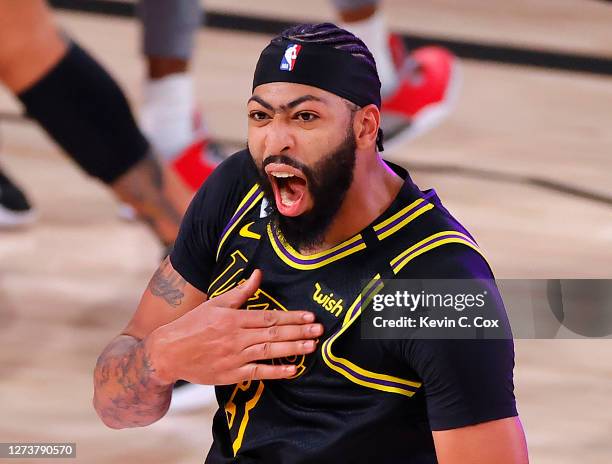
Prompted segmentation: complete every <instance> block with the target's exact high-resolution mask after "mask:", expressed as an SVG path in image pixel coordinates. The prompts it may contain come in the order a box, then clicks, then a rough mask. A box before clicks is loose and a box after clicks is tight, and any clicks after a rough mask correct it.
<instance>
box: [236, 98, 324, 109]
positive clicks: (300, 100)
mask: <svg viewBox="0 0 612 464" xmlns="http://www.w3.org/2000/svg"><path fill="white" fill-rule="evenodd" d="M252 101H254V102H257V103H259V104H260V105H261V106H263V107H264V108H266V109H268V110H270V111H277V110H276V109H275V108H274V107H273V106H272V105H270V103H268V102H267V101H265V100H264V99H263V98H261V97H258V96H257V95H253V96H252V97H251V98H249V100H248V101H247V104H248V103H250V102H252ZM307 101H317V102H325V100H323V99H322V98H319V97H315V96H314V95H303V96H301V97H299V98H296V99H295V100H292V101H290V102H289V103H287V104H286V105H280V107H279V108H280V111H285V110H286V109H287V108H289V109H293V108H295V107H296V106H298V105H301V104H302V103H304V102H307Z"/></svg>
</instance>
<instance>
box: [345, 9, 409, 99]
mask: <svg viewBox="0 0 612 464" xmlns="http://www.w3.org/2000/svg"><path fill="white" fill-rule="evenodd" d="M341 27H343V28H344V29H346V30H347V31H349V32H352V33H353V34H355V35H356V36H357V37H359V38H360V39H361V40H363V41H364V43H365V44H366V45H367V46H368V48H369V49H370V52H372V55H373V56H374V59H375V60H376V68H377V69H378V77H379V78H380V83H381V85H382V87H381V94H382V95H383V96H384V95H389V94H390V93H393V91H394V90H395V89H396V87H397V84H398V79H397V72H396V70H395V66H394V65H393V58H392V57H391V50H390V48H389V31H388V29H387V24H386V22H385V18H384V16H383V14H382V12H380V11H378V12H376V13H374V14H373V15H372V16H370V17H369V18H367V19H364V20H362V21H356V22H351V23H342V25H341Z"/></svg>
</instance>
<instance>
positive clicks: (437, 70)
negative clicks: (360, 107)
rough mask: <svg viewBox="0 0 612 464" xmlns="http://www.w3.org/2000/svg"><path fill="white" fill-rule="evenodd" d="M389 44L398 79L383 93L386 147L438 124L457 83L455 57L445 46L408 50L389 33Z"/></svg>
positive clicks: (457, 73)
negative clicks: (391, 89)
mask: <svg viewBox="0 0 612 464" xmlns="http://www.w3.org/2000/svg"><path fill="white" fill-rule="evenodd" d="M389 47H390V49H391V55H392V57H393V61H394V64H395V67H396V69H397V72H398V75H399V82H398V85H397V87H396V89H395V91H394V92H393V93H392V94H391V95H383V99H382V129H383V131H384V133H385V141H386V142H387V143H386V145H387V146H388V147H392V146H393V145H395V144H396V143H398V142H404V141H406V140H408V139H411V138H414V137H415V136H417V135H420V134H422V133H424V132H426V131H428V130H429V129H431V128H433V127H435V126H436V125H438V124H439V123H440V122H441V121H442V120H443V119H444V118H445V117H446V116H448V114H449V113H450V111H451V109H452V107H453V105H454V103H455V101H456V98H457V94H458V91H459V87H460V83H461V75H460V68H459V63H458V60H457V58H456V57H455V56H454V55H453V54H452V53H451V52H450V51H448V50H447V49H445V48H442V47H437V46H428V47H422V48H418V49H416V50H414V51H413V52H412V53H410V54H408V53H407V52H406V49H405V48H404V44H403V42H402V39H401V38H400V37H399V36H398V35H396V34H391V35H390V37H389Z"/></svg>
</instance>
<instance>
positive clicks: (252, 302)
mask: <svg viewBox="0 0 612 464" xmlns="http://www.w3.org/2000/svg"><path fill="white" fill-rule="evenodd" d="M246 309H247V310H258V311H288V309H287V308H285V307H284V306H283V305H282V304H280V303H279V302H278V301H277V300H276V299H275V298H273V297H272V296H270V295H269V294H268V293H266V292H264V291H263V290H262V289H261V288H258V289H257V291H256V292H255V293H254V294H253V296H252V297H251V298H249V299H248V300H247V302H246ZM305 362H306V356H305V355H303V354H302V355H299V356H297V355H296V356H288V357H285V358H278V359H272V364H274V365H286V364H295V367H296V369H295V374H294V375H292V376H291V377H288V378H289V379H295V378H296V377H299V376H300V375H302V374H303V373H304V371H305V370H306V366H305Z"/></svg>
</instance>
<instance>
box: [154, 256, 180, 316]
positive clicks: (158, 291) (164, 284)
mask: <svg viewBox="0 0 612 464" xmlns="http://www.w3.org/2000/svg"><path fill="white" fill-rule="evenodd" d="M186 283H187V282H186V281H185V279H183V278H182V277H181V276H180V275H179V274H178V273H177V272H176V271H174V270H173V269H172V267H171V266H170V259H169V258H167V257H166V259H164V261H163V263H162V264H161V265H160V266H159V268H158V269H157V271H155V274H153V277H152V278H151V282H149V290H150V292H151V293H152V294H153V295H155V296H159V297H161V298H163V299H164V300H166V302H167V303H168V304H169V305H170V306H173V307H175V308H177V307H178V306H180V304H181V303H182V301H183V297H184V296H185V293H184V292H183V290H184V288H185V284H186Z"/></svg>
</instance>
